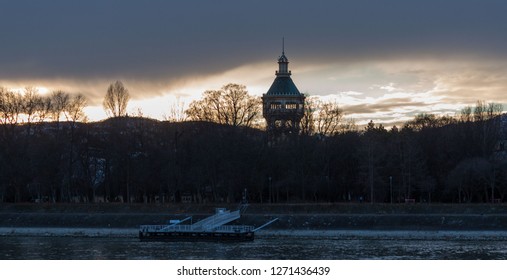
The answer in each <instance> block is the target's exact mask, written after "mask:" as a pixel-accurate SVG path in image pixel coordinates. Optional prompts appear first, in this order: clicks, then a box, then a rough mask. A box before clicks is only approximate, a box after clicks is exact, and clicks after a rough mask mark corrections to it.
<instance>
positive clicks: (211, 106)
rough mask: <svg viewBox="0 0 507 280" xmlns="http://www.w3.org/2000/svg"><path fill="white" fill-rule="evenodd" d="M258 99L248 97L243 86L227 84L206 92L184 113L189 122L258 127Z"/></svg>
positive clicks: (259, 103)
mask: <svg viewBox="0 0 507 280" xmlns="http://www.w3.org/2000/svg"><path fill="white" fill-rule="evenodd" d="M260 105H261V102H260V99H259V98H257V97H253V96H250V95H249V94H248V91H247V90H246V87H245V86H244V85H238V84H227V85H225V86H223V87H222V88H221V89H219V90H207V91H205V92H204V94H203V98H202V99H201V100H197V101H193V102H192V103H190V105H189V108H188V109H187V110H186V111H185V113H186V114H187V116H188V117H189V119H190V120H193V121H207V122H215V123H219V124H227V125H231V126H234V127H238V126H244V127H254V126H258V123H259V121H258V118H259V117H260Z"/></svg>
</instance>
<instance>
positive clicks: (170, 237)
mask: <svg viewBox="0 0 507 280" xmlns="http://www.w3.org/2000/svg"><path fill="white" fill-rule="evenodd" d="M240 212H241V210H236V211H230V210H227V209H225V208H216V209H215V214H214V215H212V216H209V217H207V218H205V219H202V220H200V221H198V222H196V223H190V224H186V223H185V222H187V221H192V217H187V218H185V219H183V220H171V221H170V222H169V224H166V225H141V226H140V228H139V239H140V240H141V241H253V240H254V237H255V232H256V231H258V230H260V229H262V228H264V227H266V226H267V225H269V224H271V223H273V222H275V221H276V220H278V219H273V220H271V221H269V222H267V223H265V224H264V225H262V226H260V227H257V228H255V227H254V226H249V225H227V223H230V222H232V221H235V220H237V219H239V218H240V217H241V215H240Z"/></svg>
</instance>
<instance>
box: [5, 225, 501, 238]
mask: <svg viewBox="0 0 507 280" xmlns="http://www.w3.org/2000/svg"><path fill="white" fill-rule="evenodd" d="M138 232H139V230H138V229H135V228H61V227H55V228H51V227H44V228H41V227H15V228H14V227H12V228H9V227H0V237H78V238H132V239H137V238H138ZM259 238H260V239H273V238H275V239H276V238H302V239H304V238H312V239H344V240H357V239H360V240H361V239H362V240H446V241H459V240H498V241H507V231H504V230H486V231H484V230H469V231H468V230H422V231H420V230H349V229H345V230H262V231H259V232H258V233H256V239H259Z"/></svg>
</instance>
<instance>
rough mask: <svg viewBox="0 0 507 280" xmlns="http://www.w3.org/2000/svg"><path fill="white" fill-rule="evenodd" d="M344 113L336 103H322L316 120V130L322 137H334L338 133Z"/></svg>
mask: <svg viewBox="0 0 507 280" xmlns="http://www.w3.org/2000/svg"><path fill="white" fill-rule="evenodd" d="M342 117H343V111H342V110H341V109H340V108H339V107H338V104H337V103H336V102H332V101H330V102H323V103H320V104H319V106H318V109H317V116H316V118H315V129H316V132H317V133H318V134H320V135H328V136H332V135H334V134H336V133H338V131H339V129H340V122H341V120H342Z"/></svg>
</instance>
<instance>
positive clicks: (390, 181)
mask: <svg viewBox="0 0 507 280" xmlns="http://www.w3.org/2000/svg"><path fill="white" fill-rule="evenodd" d="M389 186H390V187H391V204H393V176H389Z"/></svg>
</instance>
